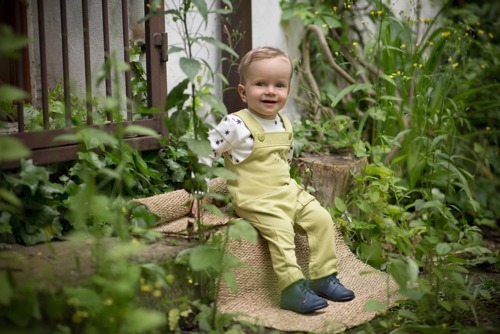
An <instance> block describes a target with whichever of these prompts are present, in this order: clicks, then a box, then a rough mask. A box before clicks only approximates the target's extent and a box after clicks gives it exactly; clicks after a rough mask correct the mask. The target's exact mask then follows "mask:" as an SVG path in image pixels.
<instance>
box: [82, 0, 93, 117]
mask: <svg viewBox="0 0 500 334" xmlns="http://www.w3.org/2000/svg"><path fill="white" fill-rule="evenodd" d="M82 19H83V54H84V59H85V103H86V107H87V124H88V125H92V124H94V116H93V107H92V69H91V67H90V35H89V30H90V27H89V3H88V0H82Z"/></svg>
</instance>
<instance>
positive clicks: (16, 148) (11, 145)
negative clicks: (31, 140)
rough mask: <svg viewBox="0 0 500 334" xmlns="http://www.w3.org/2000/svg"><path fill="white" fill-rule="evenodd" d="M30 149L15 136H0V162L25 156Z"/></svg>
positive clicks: (28, 153)
mask: <svg viewBox="0 0 500 334" xmlns="http://www.w3.org/2000/svg"><path fill="white" fill-rule="evenodd" d="M30 155H31V151H30V150H29V149H28V148H27V147H26V146H25V145H24V144H23V142H21V141H20V140H19V139H17V138H13V137H7V136H1V137H0V162H3V161H15V160H19V159H23V158H27V157H29V156H30Z"/></svg>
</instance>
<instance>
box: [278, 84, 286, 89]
mask: <svg viewBox="0 0 500 334" xmlns="http://www.w3.org/2000/svg"><path fill="white" fill-rule="evenodd" d="M276 87H278V88H285V87H286V86H285V84H282V83H279V84H277V85H276Z"/></svg>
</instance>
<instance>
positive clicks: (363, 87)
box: [330, 83, 373, 108]
mask: <svg viewBox="0 0 500 334" xmlns="http://www.w3.org/2000/svg"><path fill="white" fill-rule="evenodd" d="M372 87H373V86H372V84H369V83H361V84H354V85H350V86H347V87H346V88H344V89H342V90H341V91H340V92H339V93H338V94H337V96H335V99H334V100H333V101H332V103H331V104H330V106H331V107H332V108H334V107H335V106H336V105H337V103H339V102H340V100H342V98H343V97H344V96H346V95H347V94H349V93H351V92H357V91H358V90H369V89H371V88H372Z"/></svg>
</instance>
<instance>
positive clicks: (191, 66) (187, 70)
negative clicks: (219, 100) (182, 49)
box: [180, 57, 201, 81]
mask: <svg viewBox="0 0 500 334" xmlns="http://www.w3.org/2000/svg"><path fill="white" fill-rule="evenodd" d="M180 65H181V69H182V72H184V74H185V75H186V76H187V77H188V79H189V81H194V79H195V78H196V75H197V74H198V72H199V71H200V67H201V64H200V62H199V61H197V60H196V59H190V58H186V57H182V58H181V60H180Z"/></svg>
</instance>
